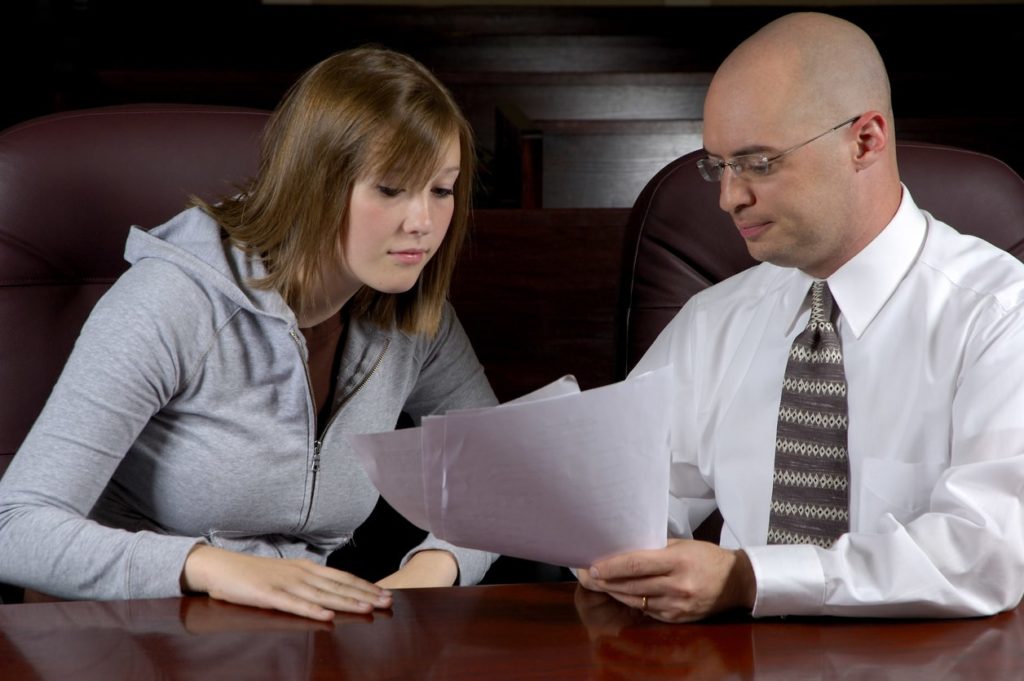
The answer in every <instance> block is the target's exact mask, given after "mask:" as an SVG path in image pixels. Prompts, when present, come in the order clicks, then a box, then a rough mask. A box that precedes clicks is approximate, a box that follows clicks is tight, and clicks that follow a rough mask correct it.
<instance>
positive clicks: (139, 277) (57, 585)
mask: <svg viewBox="0 0 1024 681" xmlns="http://www.w3.org/2000/svg"><path fill="white" fill-rule="evenodd" d="M144 269H145V270H150V271H148V272H146V273H143V272H142V271H141V270H144ZM172 270H173V268H171V267H169V266H163V267H160V266H157V267H155V268H154V267H153V266H152V265H142V266H140V265H137V266H135V267H133V268H132V269H130V270H129V271H128V272H127V273H126V274H125V275H123V276H122V277H121V278H120V279H119V280H118V281H117V282H116V283H115V284H114V286H113V287H112V288H111V289H110V290H109V291H108V292H107V294H106V295H105V296H104V297H103V298H102V299H101V300H100V302H99V303H97V305H96V307H95V308H94V310H93V312H92V314H91V315H90V317H89V319H88V320H87V321H86V323H85V325H84V326H83V329H82V332H81V335H80V336H79V338H78V340H77V342H76V344H75V347H74V349H73V351H72V353H71V356H70V358H69V359H68V362H67V364H66V365H65V368H64V371H63V373H62V374H61V377H60V379H59V380H58V382H57V384H56V386H55V387H54V390H53V392H52V394H51V396H50V398H49V400H48V401H47V403H46V406H45V407H44V409H43V411H42V413H41V415H40V416H39V418H38V420H37V421H36V423H35V424H34V426H33V427H32V429H31V431H30V432H29V434H28V436H27V437H26V439H25V441H24V443H23V444H22V446H21V448H20V449H19V451H18V453H17V455H16V456H15V457H14V461H13V462H12V463H11V466H10V468H9V469H8V471H7V474H6V475H5V476H4V478H3V480H2V481H0V544H2V545H3V550H2V551H0V580H2V581H6V582H10V583H13V584H17V585H20V586H25V587H29V588H32V589H36V590H39V591H42V592H45V593H49V594H53V595H56V596H61V597H66V598H85V599H124V598H157V597H169V596H177V595H180V594H181V588H180V582H179V580H180V574H181V569H182V566H183V565H184V561H185V558H186V557H187V555H188V552H189V551H190V550H191V548H192V546H194V545H195V544H196V543H197V542H198V541H200V539H198V538H189V537H172V536H166V535H162V534H159V533H155V532H149V531H140V532H128V531H124V530H119V529H113V528H109V527H105V526H103V525H101V524H99V523H97V522H95V521H92V520H89V519H88V516H89V513H90V511H91V509H92V508H93V506H94V505H95V503H96V501H97V499H98V498H99V497H100V495H101V494H102V492H103V490H104V489H105V488H106V487H107V485H108V484H110V483H111V478H112V476H113V475H114V472H115V471H116V469H117V467H118V465H119V463H120V462H121V460H122V459H123V457H124V456H125V454H126V453H127V452H128V450H129V448H130V447H131V445H132V443H133V442H134V441H135V439H136V438H137V437H138V435H139V433H140V432H141V431H142V429H143V428H144V427H145V425H146V423H147V422H148V421H149V419H150V418H151V416H152V415H153V414H155V413H156V412H157V411H158V410H159V409H160V408H161V407H162V406H163V405H164V404H166V403H167V401H168V400H169V399H170V398H171V396H172V395H173V394H174V393H175V391H176V390H177V387H178V385H179V383H180V381H181V380H182V377H183V376H184V375H185V374H186V372H187V370H188V364H189V362H190V361H191V358H190V357H189V356H188V355H187V354H186V353H185V352H184V351H183V350H182V348H185V347H191V346H194V339H195V337H196V336H197V334H198V335H201V331H198V330H197V329H196V323H195V309H196V307H195V306H196V305H201V304H202V301H201V300H199V298H201V295H200V294H198V292H197V291H196V290H195V287H194V286H192V287H191V290H190V287H189V284H187V283H185V275H184V274H182V273H180V272H175V271H172ZM207 304H208V303H207ZM187 337H188V338H192V339H193V341H192V342H187V341H186V338H187Z"/></svg>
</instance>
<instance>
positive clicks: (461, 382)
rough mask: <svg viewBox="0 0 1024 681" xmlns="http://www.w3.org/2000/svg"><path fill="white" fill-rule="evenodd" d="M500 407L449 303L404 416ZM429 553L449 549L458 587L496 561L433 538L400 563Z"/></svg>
mask: <svg viewBox="0 0 1024 681" xmlns="http://www.w3.org/2000/svg"><path fill="white" fill-rule="evenodd" d="M497 403H498V400H497V398H495V396H494V391H492V390H491V385H490V383H488V382H487V377H486V376H485V375H484V368H483V366H481V365H480V362H479V361H478V360H477V357H476V353H475V352H474V351H473V347H472V345H470V342H469V338H468V337H467V336H466V332H465V331H464V330H463V328H462V324H461V323H459V319H458V317H457V316H456V315H455V310H454V309H453V308H452V306H451V305H450V304H448V305H446V308H445V313H444V317H443V319H442V321H441V328H440V329H439V330H438V332H437V335H436V336H434V338H433V339H431V341H430V342H429V347H428V348H427V350H426V359H425V360H424V362H423V365H422V368H421V370H420V376H419V380H418V381H417V383H416V386H415V388H414V389H413V392H412V394H411V395H410V396H409V399H408V400H407V401H406V405H405V410H406V412H408V413H409V415H410V416H412V417H413V419H414V420H415V421H416V423H419V421H420V419H421V418H422V417H423V416H426V415H428V414H443V413H444V412H446V411H448V410H450V409H468V408H473V407H490V406H494V405H495V404H497ZM429 549H441V550H444V551H449V552H451V553H452V555H454V556H455V560H456V561H457V562H458V564H459V584H460V585H469V584H476V583H477V582H479V581H480V580H481V579H483V577H484V574H486V572H487V570H488V568H490V566H491V564H492V563H493V562H494V561H495V560H496V559H497V557H498V555H497V554H495V553H490V552H487V551H477V550H474V549H464V548H460V547H457V546H454V545H452V544H449V543H448V542H446V541H442V540H440V539H438V538H437V537H435V536H434V535H433V534H430V535H428V536H427V538H426V539H425V540H424V541H423V543H421V544H420V545H419V546H416V547H415V548H414V549H412V550H411V551H410V552H409V553H408V554H407V555H406V556H405V558H403V559H402V565H405V563H406V562H408V560H409V558H411V557H412V555H413V554H415V553H417V552H419V551H425V550H429Z"/></svg>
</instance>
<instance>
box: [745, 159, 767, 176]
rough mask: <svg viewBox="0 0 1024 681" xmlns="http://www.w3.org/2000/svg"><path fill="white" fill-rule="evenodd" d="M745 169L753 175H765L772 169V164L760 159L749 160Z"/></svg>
mask: <svg viewBox="0 0 1024 681" xmlns="http://www.w3.org/2000/svg"><path fill="white" fill-rule="evenodd" d="M746 169H747V170H749V171H750V172H752V173H753V174H754V175H767V174H768V173H770V172H771V171H772V164H771V162H770V161H767V160H765V159H761V160H759V161H751V162H750V163H748V164H747V168H746Z"/></svg>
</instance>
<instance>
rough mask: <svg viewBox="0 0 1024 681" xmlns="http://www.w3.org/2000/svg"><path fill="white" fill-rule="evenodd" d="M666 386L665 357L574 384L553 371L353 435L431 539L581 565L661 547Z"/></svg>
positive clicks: (391, 497) (399, 505)
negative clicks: (440, 412)
mask: <svg viewBox="0 0 1024 681" xmlns="http://www.w3.org/2000/svg"><path fill="white" fill-rule="evenodd" d="M671 396H672V391H671V382H670V368H669V367H666V368H663V369H660V370H658V371H655V372H651V373H648V374H644V375H642V376H638V377H634V378H631V379H630V380H629V381H624V382H621V383H616V384H613V385H609V386H605V387H603V388H597V389H594V390H588V391H585V392H582V393H581V392H578V387H576V386H575V381H572V382H571V383H570V382H569V381H568V380H567V379H560V381H556V382H555V383H553V384H550V385H548V386H545V387H544V388H542V389H541V390H538V391H535V392H534V393H531V394H530V395H527V396H524V397H523V398H520V400H517V401H515V402H512V403H507V404H504V405H501V406H499V407H493V408H488V409H472V410H463V411H452V412H449V413H447V414H446V415H444V416H436V417H428V418H426V419H424V421H423V427H422V428H420V429H407V430H405V431H395V432H391V433H378V434H373V435H358V436H353V437H352V443H353V446H354V447H355V449H356V453H357V455H358V458H359V460H360V461H361V462H362V463H363V465H364V467H365V468H366V470H367V473H368V475H369V476H370V479H371V480H372V481H373V482H374V484H375V485H377V487H378V489H379V490H380V491H381V494H382V495H383V496H384V497H385V498H386V499H387V500H388V501H389V503H391V505H392V506H394V508H395V509H396V510H398V511H399V512H400V513H402V514H403V515H405V516H406V517H407V518H409V520H410V521H411V522H413V523H414V524H416V525H418V526H419V527H423V528H424V529H429V530H430V531H431V532H433V533H434V534H435V535H436V536H437V537H439V538H441V539H445V540H447V541H450V542H452V543H453V544H456V545H459V546H466V547H471V548H479V549H485V550H489V551H494V552H497V553H503V554H506V555H511V556H517V557H521V558H528V559H532V560H540V561H544V562H547V563H553V564H556V565H567V566H587V565H590V564H591V563H593V562H594V561H595V560H597V559H599V558H602V557H605V556H608V555H612V554H614V553H619V552H622V551H628V550H633V549H642V548H658V547H662V546H664V545H665V538H666V531H667V518H668V470H669V463H670V453H669V415H670V413H671V404H672V399H671ZM417 430H418V431H419V433H418V436H419V443H418V444H419V447H418V448H417V446H416V445H417V443H416V439H417V436H416V435H415V434H414V433H415V431H417ZM399 433H401V435H399ZM417 459H418V462H419V463H420V464H421V465H419V466H417V465H416V463H417ZM398 468H401V469H402V470H401V471H399V470H396V469H398ZM413 469H416V470H418V471H419V472H420V476H419V477H418V478H417V477H416V476H415V475H414V474H412V473H410V471H411V470H413Z"/></svg>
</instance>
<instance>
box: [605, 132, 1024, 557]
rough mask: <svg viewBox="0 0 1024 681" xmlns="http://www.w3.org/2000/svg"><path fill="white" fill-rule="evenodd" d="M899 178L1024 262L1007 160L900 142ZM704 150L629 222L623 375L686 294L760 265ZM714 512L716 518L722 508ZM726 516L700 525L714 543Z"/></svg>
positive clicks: (1017, 189)
mask: <svg viewBox="0 0 1024 681" xmlns="http://www.w3.org/2000/svg"><path fill="white" fill-rule="evenodd" d="M896 155H897V159H898V163H899V168H900V176H901V178H902V180H903V183H904V184H906V185H907V187H908V188H909V189H910V191H911V193H912V194H913V196H914V201H915V202H916V203H917V205H918V206H920V207H921V208H922V209H924V210H927V211H929V212H930V213H932V214H933V215H934V216H935V217H937V218H939V219H940V220H943V221H944V222H947V223H949V224H950V225H952V226H953V227H955V228H956V229H957V230H959V231H961V232H964V233H967V234H973V235H975V236H979V237H981V238H983V239H985V240H986V241H988V242H990V243H992V244H995V245H996V246H998V247H1000V248H1002V249H1004V250H1006V251H1008V252H1010V253H1012V254H1013V255H1015V256H1017V257H1018V258H1020V259H1022V260H1024V180H1022V179H1021V177H1020V176H1019V175H1017V173H1015V172H1014V171H1013V170H1012V169H1011V168H1010V167H1009V166H1007V165H1006V164H1005V163H1003V162H1002V161H999V160H998V159H995V158H993V157H991V156H986V155H985V154H979V153H975V152H972V151H967V150H964V149H958V148H954V147H947V146H940V145H934V144H925V143H921V142H906V143H898V144H897V146H896ZM702 156H703V152H701V151H696V152H692V153H689V154H687V155H685V156H682V157H680V158H678V159H676V160H675V161H673V162H672V163H670V164H668V165H667V166H665V167H664V168H663V169H662V170H661V171H659V172H658V174H657V175H655V176H654V178H652V179H651V181H650V182H649V183H648V184H647V186H646V187H645V188H644V189H643V191H642V192H641V193H640V196H639V197H638V198H637V200H636V203H635V204H634V205H633V209H632V211H631V213H630V217H629V222H628V224H627V227H626V243H625V249H624V262H623V268H622V288H621V298H620V304H619V323H618V348H617V360H618V368H619V372H620V376H623V377H624V376H625V374H626V372H627V371H628V370H629V369H630V368H632V367H633V366H634V365H635V364H636V363H637V362H638V361H639V360H640V358H641V357H642V356H643V354H644V352H645V351H646V350H647V348H648V347H649V346H650V344H651V343H652V342H653V341H654V339H655V338H656V337H657V335H658V333H659V332H660V331H661V330H662V329H663V328H664V327H665V325H666V324H668V322H669V321H670V320H671V319H672V318H673V317H674V316H675V314H676V313H677V312H678V311H679V309H680V308H681V307H682V306H683V304H684V303H686V301H687V300H689V298H690V296H692V295H693V294H695V293H697V292H698V291H701V290H703V289H704V288H707V287H708V286H711V285H712V284H715V283H717V282H719V281H722V280H723V279H725V278H727V277H730V276H732V275H733V274H736V273H738V272H740V271H742V270H744V269H746V268H747V267H750V266H751V265H753V264H755V263H754V260H753V259H752V258H751V257H750V255H749V254H748V252H747V249H746V246H745V245H744V243H743V239H742V238H741V237H740V236H739V233H738V232H737V231H736V228H735V227H734V226H733V223H732V220H731V218H730V217H729V216H728V215H727V214H726V213H724V212H723V211H722V210H721V209H719V207H718V190H719V187H718V184H712V183H710V182H705V181H704V180H703V179H701V177H700V174H699V173H698V171H697V167H696V163H697V160H698V159H699V158H701V157H702ZM716 515H717V514H716ZM716 520H717V522H718V527H720V522H721V519H720V517H719V518H717V519H716V518H715V516H712V518H709V523H710V524H708V525H707V526H705V527H702V528H698V531H700V532H702V534H701V538H705V539H712V540H714V539H717V532H718V529H717V528H716V527H715V521H716Z"/></svg>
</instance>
